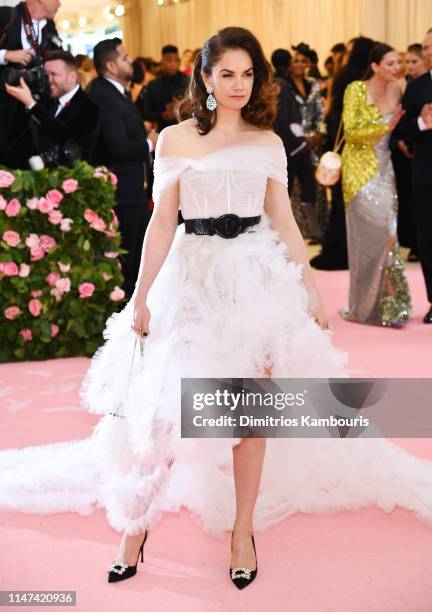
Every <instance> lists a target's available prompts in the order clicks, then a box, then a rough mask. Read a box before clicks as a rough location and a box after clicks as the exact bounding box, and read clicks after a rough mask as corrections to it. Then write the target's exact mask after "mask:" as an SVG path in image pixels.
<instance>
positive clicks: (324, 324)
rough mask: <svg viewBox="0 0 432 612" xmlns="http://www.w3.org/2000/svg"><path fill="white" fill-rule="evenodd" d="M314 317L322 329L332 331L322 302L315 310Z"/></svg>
mask: <svg viewBox="0 0 432 612" xmlns="http://www.w3.org/2000/svg"><path fill="white" fill-rule="evenodd" d="M312 316H313V317H315V321H316V322H317V323H318V325H319V326H320V327H321V328H322V329H330V325H329V320H328V317H327V315H326V312H325V310H324V306H323V305H322V303H321V302H319V304H318V305H317V307H316V308H315V309H314V312H313V314H312Z"/></svg>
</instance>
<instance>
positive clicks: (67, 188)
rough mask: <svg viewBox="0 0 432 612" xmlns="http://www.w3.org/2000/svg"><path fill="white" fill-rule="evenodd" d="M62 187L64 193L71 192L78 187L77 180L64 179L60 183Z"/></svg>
mask: <svg viewBox="0 0 432 612" xmlns="http://www.w3.org/2000/svg"><path fill="white" fill-rule="evenodd" d="M62 189H63V191H64V192H65V193H73V192H74V191H76V190H77V189H78V181H76V180H75V179H66V180H65V181H63V183H62Z"/></svg>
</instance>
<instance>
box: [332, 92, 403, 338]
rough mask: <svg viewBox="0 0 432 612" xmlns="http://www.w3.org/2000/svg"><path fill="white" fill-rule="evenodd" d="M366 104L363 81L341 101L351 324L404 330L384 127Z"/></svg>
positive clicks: (394, 206) (347, 310)
mask: <svg viewBox="0 0 432 612" xmlns="http://www.w3.org/2000/svg"><path fill="white" fill-rule="evenodd" d="M391 116H392V113H388V114H386V115H381V113H380V112H379V110H378V108H377V107H376V106H375V105H374V104H368V103H367V99H366V86H365V83H364V81H355V82H354V83H352V84H351V85H350V86H349V87H348V88H347V93H346V95H345V98H344V112H343V119H344V128H345V140H346V146H345V148H344V152H343V155H342V173H343V179H342V183H343V192H344V200H345V207H346V222H347V223H346V225H347V241H348V262H349V272H350V287H349V305H348V308H345V309H343V310H342V311H341V314H342V316H343V317H344V318H345V319H347V320H350V321H357V322H359V323H366V324H369V325H383V326H392V327H401V326H403V325H404V324H405V323H406V322H407V321H408V319H409V318H410V316H411V313H412V309H411V297H410V292H409V288H408V283H407V279H406V275H405V272H404V266H403V262H402V258H401V256H400V250H399V243H398V240H397V205H398V202H397V192H396V184H395V176H394V170H393V165H392V161H391V154H390V150H389V138H390V132H389V130H388V123H389V121H390V119H391Z"/></svg>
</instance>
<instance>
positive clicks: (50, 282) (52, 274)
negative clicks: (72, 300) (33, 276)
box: [45, 272, 60, 287]
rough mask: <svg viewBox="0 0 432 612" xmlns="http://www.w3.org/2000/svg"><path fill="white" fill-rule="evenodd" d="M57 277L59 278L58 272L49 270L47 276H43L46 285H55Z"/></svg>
mask: <svg viewBox="0 0 432 612" xmlns="http://www.w3.org/2000/svg"><path fill="white" fill-rule="evenodd" d="M59 278H60V274H59V273H58V272H50V273H49V274H48V276H46V277H45V280H46V282H47V283H48V285H52V286H53V287H55V284H56V282H57V281H58V279H59Z"/></svg>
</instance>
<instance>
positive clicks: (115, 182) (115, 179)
mask: <svg viewBox="0 0 432 612" xmlns="http://www.w3.org/2000/svg"><path fill="white" fill-rule="evenodd" d="M109 176H110V180H111V185H117V183H118V178H117V177H116V175H115V174H114V172H110V173H109Z"/></svg>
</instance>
